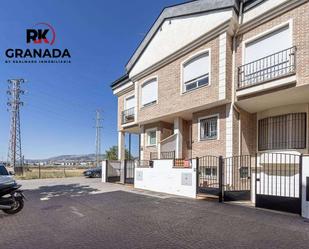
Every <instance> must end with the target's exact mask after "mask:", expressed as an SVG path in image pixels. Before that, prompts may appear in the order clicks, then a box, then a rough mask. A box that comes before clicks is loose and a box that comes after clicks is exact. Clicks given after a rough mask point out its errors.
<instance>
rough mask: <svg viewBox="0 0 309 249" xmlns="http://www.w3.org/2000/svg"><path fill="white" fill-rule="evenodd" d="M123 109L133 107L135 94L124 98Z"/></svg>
mask: <svg viewBox="0 0 309 249" xmlns="http://www.w3.org/2000/svg"><path fill="white" fill-rule="evenodd" d="M124 105H125V106H124V107H125V110H129V109H131V108H134V106H135V96H134V95H132V96H129V97H127V98H126V99H125V104H124Z"/></svg>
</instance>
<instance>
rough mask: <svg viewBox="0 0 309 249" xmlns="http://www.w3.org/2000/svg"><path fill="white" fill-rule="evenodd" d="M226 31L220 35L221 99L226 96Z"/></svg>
mask: <svg viewBox="0 0 309 249" xmlns="http://www.w3.org/2000/svg"><path fill="white" fill-rule="evenodd" d="M225 90H226V33H223V34H221V35H220V37H219V100H221V99H225V97H226V93H225V92H226V91H225Z"/></svg>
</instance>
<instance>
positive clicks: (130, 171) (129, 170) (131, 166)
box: [124, 160, 135, 184]
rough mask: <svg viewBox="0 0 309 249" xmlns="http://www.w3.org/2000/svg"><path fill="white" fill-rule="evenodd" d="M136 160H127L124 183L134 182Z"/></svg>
mask: <svg viewBox="0 0 309 249" xmlns="http://www.w3.org/2000/svg"><path fill="white" fill-rule="evenodd" d="M134 172H135V161H134V160H125V165H124V183H128V184H134Z"/></svg>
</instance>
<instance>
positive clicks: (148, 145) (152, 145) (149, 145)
mask: <svg viewBox="0 0 309 249" xmlns="http://www.w3.org/2000/svg"><path fill="white" fill-rule="evenodd" d="M146 147H147V148H149V147H150V148H151V147H157V145H156V144H147V145H146Z"/></svg>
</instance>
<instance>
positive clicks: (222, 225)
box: [0, 178, 309, 249]
mask: <svg viewBox="0 0 309 249" xmlns="http://www.w3.org/2000/svg"><path fill="white" fill-rule="evenodd" d="M24 188H25V189H27V190H26V191H25V192H26V195H27V196H28V199H29V200H28V201H27V202H26V206H25V209H24V210H23V211H22V213H20V214H18V215H15V216H7V215H4V214H2V213H1V214H0V248H1V249H11V248H12V249H47V248H48V249H54V248H55V249H58V248H59V249H66V248H72V249H79V248H100V249H102V248H113V249H115V248H134V249H135V248H141V249H145V248H155V249H159V248H160V249H161V248H177V249H179V248H250V249H253V248H263V249H265V248H289V249H290V248H291V249H301V248H309V246H308V245H309V223H306V222H304V220H303V219H301V218H300V217H298V216H294V215H286V214H280V213H274V212H269V211H264V210H257V209H254V208H248V207H240V206H235V205H229V204H219V203H217V202H210V201H204V200H192V199H185V198H177V197H174V196H170V195H164V194H156V193H151V192H143V191H135V190H133V189H132V188H130V187H125V186H120V185H114V184H102V183H100V182H99V180H98V179H83V178H74V179H73V178H72V179H57V180H37V181H27V182H26V183H24Z"/></svg>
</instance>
